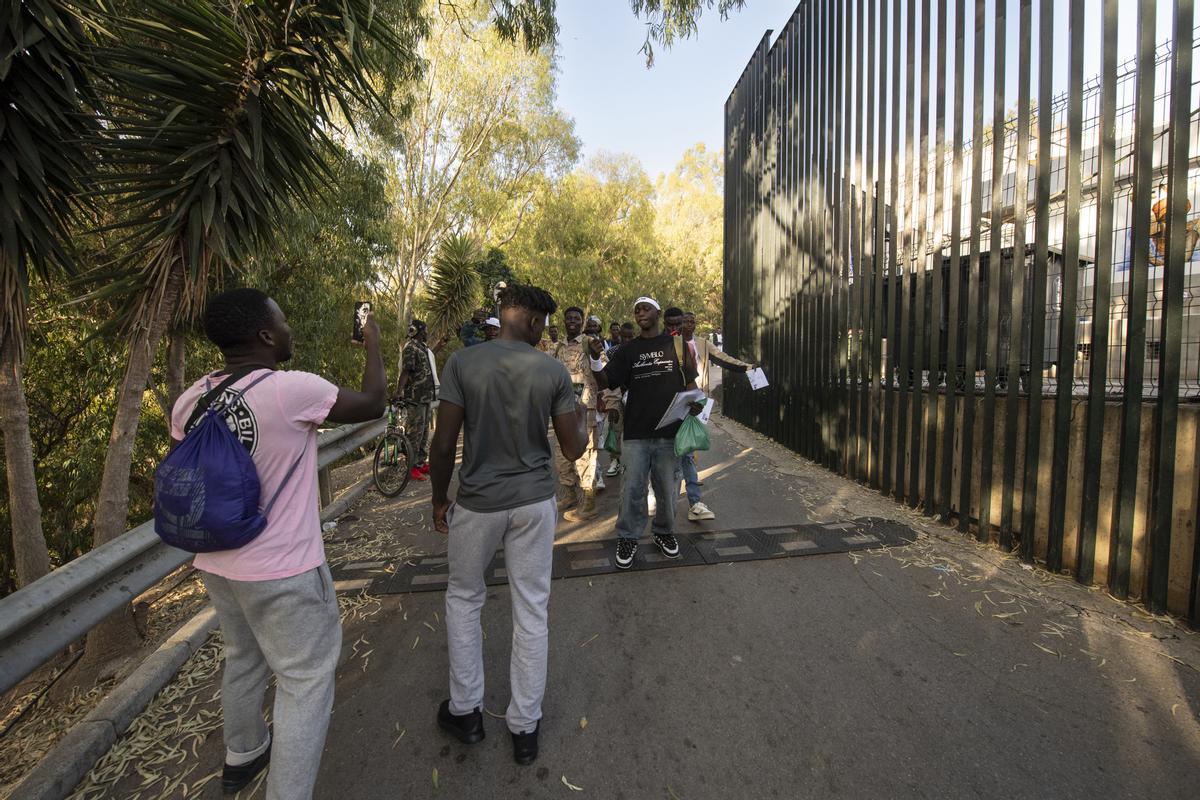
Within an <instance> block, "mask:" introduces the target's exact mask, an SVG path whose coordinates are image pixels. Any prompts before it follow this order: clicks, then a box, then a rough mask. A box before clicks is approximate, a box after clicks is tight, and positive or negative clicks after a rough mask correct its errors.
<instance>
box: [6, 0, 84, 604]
mask: <svg viewBox="0 0 1200 800" xmlns="http://www.w3.org/2000/svg"><path fill="white" fill-rule="evenodd" d="M85 40H86V34H85V31H84V28H83V26H82V25H81V24H80V23H79V21H78V19H77V18H76V16H75V14H74V13H73V12H72V9H71V8H70V7H69V6H68V4H66V3H63V2H58V0H22V2H19V3H12V4H11V5H10V8H9V10H7V11H5V12H4V13H3V14H0V304H2V305H0V431H2V432H3V435H4V458H5V466H6V473H7V480H8V504H9V513H10V517H11V522H12V547H13V551H14V556H15V566H16V573H17V584H18V585H19V586H23V585H25V584H28V583H29V582H31V581H33V580H36V579H37V578H39V577H41V576H42V575H45V574H46V573H47V572H48V571H49V569H50V560H49V554H48V552H47V548H46V539H45V536H44V534H43V530H42V509H41V504H40V502H39V500H38V488H37V479H36V475H35V474H34V459H33V444H32V441H31V439H30V433H29V406H28V403H27V401H26V397H25V390H24V384H23V368H22V364H23V362H24V357H25V342H26V334H27V313H26V306H27V301H28V297H29V286H30V281H31V280H32V279H35V278H36V279H39V280H43V281H49V280H55V279H59V278H61V277H64V276H65V275H67V274H70V273H73V272H74V271H75V268H74V261H73V258H72V253H71V248H70V236H69V233H68V231H69V230H70V229H71V228H72V227H73V226H74V225H75V224H76V223H77V221H78V218H79V216H80V214H81V212H83V211H85V210H86V209H85V203H84V202H83V201H82V199H81V198H82V192H81V189H82V185H83V181H84V176H85V175H86V173H87V170H88V164H89V163H90V160H91V159H90V155H91V154H90V153H89V148H88V144H87V142H88V141H89V140H90V139H91V138H93V134H94V133H95V131H96V129H97V118H96V116H95V114H94V112H95V110H96V102H95V100H96V98H95V95H94V94H93V92H92V91H91V87H90V84H89V81H88V78H87V73H86V72H85V70H84V67H83V65H82V63H81V61H82V55H81V54H82V52H83V50H84V47H85ZM0 583H2V581H0Z"/></svg>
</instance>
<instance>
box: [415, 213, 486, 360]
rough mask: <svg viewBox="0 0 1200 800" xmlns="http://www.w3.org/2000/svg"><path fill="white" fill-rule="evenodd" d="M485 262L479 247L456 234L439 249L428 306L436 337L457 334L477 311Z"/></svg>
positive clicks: (434, 260)
mask: <svg viewBox="0 0 1200 800" xmlns="http://www.w3.org/2000/svg"><path fill="white" fill-rule="evenodd" d="M482 260H483V254H482V252H481V251H480V249H479V244H478V243H477V242H476V241H475V240H474V239H472V238H471V237H469V236H464V235H461V234H454V235H451V236H448V237H446V238H445V239H443V240H442V241H441V243H440V244H439V245H438V250H437V253H436V254H435V255H434V257H433V269H432V272H431V274H430V276H429V296H428V299H427V300H426V303H425V306H426V308H427V309H428V310H429V320H428V321H427V322H428V324H429V328H430V331H431V332H432V333H433V335H434V336H435V337H436V336H440V335H442V334H445V333H451V332H453V331H454V330H456V329H457V328H458V326H459V325H461V324H462V322H463V320H465V319H467V318H468V317H470V316H471V313H472V312H473V311H474V310H475V309H476V307H477V305H478V303H479V266H480V263H481V262H482Z"/></svg>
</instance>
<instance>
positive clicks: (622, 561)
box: [617, 538, 637, 569]
mask: <svg viewBox="0 0 1200 800" xmlns="http://www.w3.org/2000/svg"><path fill="white" fill-rule="evenodd" d="M636 555H637V539H625V538H621V539H617V569H629V568H630V567H632V566H633V557H634V556H636Z"/></svg>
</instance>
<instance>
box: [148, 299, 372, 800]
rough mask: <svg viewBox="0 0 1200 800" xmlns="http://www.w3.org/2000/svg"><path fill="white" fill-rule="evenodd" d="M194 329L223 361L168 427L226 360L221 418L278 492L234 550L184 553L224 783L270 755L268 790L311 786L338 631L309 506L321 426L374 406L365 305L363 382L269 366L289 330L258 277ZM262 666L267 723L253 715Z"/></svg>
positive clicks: (178, 427) (219, 376) (302, 794)
mask: <svg viewBox="0 0 1200 800" xmlns="http://www.w3.org/2000/svg"><path fill="white" fill-rule="evenodd" d="M204 332H205V334H206V335H207V336H208V338H209V340H210V341H212V342H213V344H215V345H216V346H217V347H219V348H220V349H221V353H222V354H223V355H224V358H225V366H224V367H223V368H222V369H220V370H217V371H216V372H213V373H211V374H209V375H205V376H204V377H203V378H201V379H200V380H198V381H197V382H196V383H194V384H193V385H192V386H191V387H189V388H188V389H187V390H185V391H184V392H183V394H182V395H180V397H179V400H178V401H177V402H176V403H175V408H174V409H173V410H172V413H171V438H172V439H173V440H174V441H175V442H179V441H180V440H182V439H183V437H184V435H185V434H186V433H187V431H186V430H184V428H185V425H186V424H187V422H188V420H189V418H191V417H192V414H193V412H194V411H195V410H196V406H197V403H198V402H199V401H200V399H201V398H202V397H203V396H204V395H205V394H207V393H209V392H210V391H211V390H212V389H215V388H216V387H217V386H218V385H219V384H221V383H222V382H223V381H224V380H225V379H227V378H228V377H229V376H230V375H233V374H235V373H236V374H237V375H238V376H239V377H238V378H237V379H236V380H234V381H233V382H232V383H231V384H230V385H229V386H227V387H226V388H225V389H224V390H222V392H221V396H220V397H219V398H215V400H217V401H220V400H225V401H228V400H231V399H233V398H234V397H236V396H237V395H239V394H241V393H244V395H243V396H242V399H241V402H240V403H237V404H235V405H234V406H233V407H232V410H231V412H230V413H229V415H228V416H227V418H226V419H227V422H228V424H229V426H230V429H231V430H233V431H234V433H236V434H237V435H238V438H239V439H240V440H241V442H242V444H243V445H245V447H246V449H247V450H248V451H249V452H250V457H251V460H253V462H254V466H255V468H256V470H257V471H258V479H259V483H260V484H261V486H262V500H263V502H264V503H267V502H269V501H270V498H273V497H275V498H276V500H275V502H274V504H273V505H272V507H271V513H270V514H269V518H268V519H267V526H266V528H264V529H263V531H262V533H260V534H259V535H258V537H257V538H255V539H254V540H253V541H251V542H250V543H249V544H247V545H245V546H243V547H240V548H238V549H236V550H224V551H220V552H215V553H201V554H199V555H197V556H196V558H195V561H194V565H195V567H196V569H198V570H200V572H201V576H202V577H203V579H204V585H205V588H207V589H208V594H209V597H210V599H211V600H212V604H213V607H214V608H216V611H217V617H218V619H219V620H220V623H221V633H222V635H223V638H224V641H225V673H224V678H223V680H222V686H221V706H222V711H223V713H224V722H225V726H224V733H225V749H226V753H225V769H224V773H223V775H222V780H221V783H222V788H223V789H224V790H225V791H226V792H227V793H233V792H236V791H238V790H239V789H241V788H243V787H244V786H246V785H248V784H249V783H250V781H252V780H253V779H254V778H255V777H256V776H257V775H258V773H260V772H261V771H262V770H263V769H264V768H265V767H266V766H267V763H268V762H269V761H272V760H273V761H274V766H273V768H272V769H271V772H270V775H269V776H268V779H267V797H268V798H278V799H280V800H282V798H287V800H293V799H294V798H310V797H312V791H313V783H314V782H315V781H316V777H317V767H318V766H319V765H320V763H321V751H322V750H323V749H324V746H325V733H326V731H327V729H328V727H329V715H330V712H331V710H332V708H333V684H334V670H335V668H336V667H337V661H338V655H339V652H340V650H341V642H342V630H341V620H340V615H339V612H338V605H337V597H336V595H335V593H334V590H333V580H332V578H331V576H330V574H329V568H328V566H326V564H325V546H324V543H323V542H322V540H321V519H320V516H319V510H318V508H317V426H318V425H320V424H321V423H323V422H339V423H343V422H365V421H367V420H372V419H377V418H378V417H380V416H381V415H382V414H383V411H384V403H385V391H386V382H385V378H384V372H383V358H382V356H381V355H380V349H379V326H378V325H377V324H376V323H375V321H374V319H371V318H368V320H367V324H366V325H364V326H363V345H364V347H365V349H366V356H367V357H366V365H365V368H364V370H363V382H362V390H361V391H355V390H353V389H346V388H339V387H337V386H335V385H334V384H332V383H330V382H329V381H327V380H325V379H324V378H321V377H319V376H317V375H313V374H311V373H307V372H284V371H277V367H278V366H279V364H281V363H283V362H285V361H287V360H288V359H289V358H291V357H292V331H291V329H290V328H289V327H288V324H287V320H286V318H285V317H284V315H283V312H282V311H281V310H280V308H279V306H278V304H276V303H275V301H274V300H272V299H271V298H269V297H267V295H265V294H264V293H262V292H260V291H258V290H257V289H233V290H230V291H227V292H224V293H222V294H219V295H217V296H216V297H214V298H212V300H211V301H210V302H209V304H208V308H207V309H206V310H205V314H204ZM272 673H273V674H274V675H275V678H276V682H277V688H276V692H275V706H274V711H273V715H272V717H273V723H274V731H273V732H272V731H271V730H268V728H267V724H266V722H265V721H264V719H263V700H264V699H265V696H266V691H267V683H268V681H269V679H270V677H271V675H272ZM272 751H273V752H272Z"/></svg>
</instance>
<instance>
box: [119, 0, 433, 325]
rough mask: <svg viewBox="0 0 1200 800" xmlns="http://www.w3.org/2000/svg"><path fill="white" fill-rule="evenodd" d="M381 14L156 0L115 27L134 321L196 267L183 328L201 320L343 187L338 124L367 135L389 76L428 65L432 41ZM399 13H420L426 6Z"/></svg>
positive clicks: (396, 1) (301, 2)
mask: <svg viewBox="0 0 1200 800" xmlns="http://www.w3.org/2000/svg"><path fill="white" fill-rule="evenodd" d="M376 5H377V3H376V2H375V1H374V0H292V1H290V2H283V0H277V1H274V2H273V1H271V0H263V2H254V3H236V4H218V3H212V2H211V1H210V0H143V2H141V3H139V5H138V15H137V16H121V15H119V14H117V13H116V12H115V11H114V12H112V13H111V14H110V18H109V19H108V23H109V24H108V26H107V28H108V29H109V30H111V31H113V32H114V33H113V34H112V36H111V38H110V39H108V40H106V41H105V42H104V43H103V46H102V47H101V48H100V49H99V52H98V54H97V58H98V60H100V61H101V62H102V63H103V64H104V65H105V73H106V75H107V76H108V79H109V81H110V92H111V94H112V95H113V97H114V98H117V99H114V100H113V101H112V105H111V108H110V110H109V113H108V114H107V115H106V117H105V123H106V136H105V137H104V139H103V140H102V155H103V156H104V158H103V161H102V163H103V168H102V170H101V171H100V173H99V174H98V175H97V187H98V192H99V193H101V194H102V195H104V196H105V197H106V198H107V199H109V200H110V201H111V202H112V203H113V205H114V206H115V209H116V212H117V217H118V219H119V223H118V225H119V226H120V227H121V228H123V229H124V230H123V234H124V235H123V238H122V239H121V241H120V247H121V249H122V251H123V252H124V253H126V254H128V255H127V256H126V257H125V261H124V266H125V267H126V268H127V269H129V271H131V272H134V273H136V274H138V275H139V279H140V283H141V285H142V286H143V287H144V288H143V290H142V291H140V292H139V293H138V294H137V296H136V302H135V304H134V306H133V307H132V308H131V309H130V319H129V321H130V322H133V323H136V322H137V321H138V320H143V319H144V318H145V317H146V315H147V314H150V313H153V311H154V310H155V309H156V308H157V299H158V298H159V297H160V296H161V295H162V287H164V286H165V285H166V283H167V279H168V277H169V276H170V275H171V274H172V272H173V271H175V270H178V269H180V268H182V269H183V270H184V276H185V281H184V291H183V298H182V301H181V303H180V308H179V316H180V317H183V318H188V317H194V316H196V315H198V314H199V313H200V311H201V310H202V308H203V305H204V301H205V292H206V290H207V287H208V286H209V285H210V284H211V283H213V282H214V281H215V280H217V279H218V277H219V276H220V275H221V274H222V273H226V272H230V271H238V270H241V269H243V268H244V267H245V266H246V265H247V264H248V263H249V262H250V261H251V260H252V259H253V257H254V256H255V255H256V254H257V253H260V252H262V250H263V248H265V247H266V246H267V245H269V244H270V242H271V241H272V239H273V237H274V235H275V233H276V231H277V230H278V228H279V227H280V226H279V224H278V223H279V221H280V220H281V219H282V218H283V216H284V215H287V214H290V213H292V212H293V211H294V210H295V209H296V208H297V207H298V206H302V205H305V204H306V203H307V202H308V201H310V200H311V199H312V198H314V197H316V196H317V195H318V194H320V193H322V192H323V191H324V189H325V187H326V186H327V185H329V184H330V182H331V181H333V180H334V179H335V178H334V172H333V171H332V170H331V169H330V168H329V164H330V161H331V159H330V153H332V152H334V151H336V149H337V147H336V143H335V141H334V137H333V130H334V127H335V126H336V125H338V124H350V125H351V126H353V120H354V116H355V113H354V112H355V109H369V110H372V111H373V112H374V113H380V111H381V109H380V107H381V105H382V104H383V101H382V99H381V98H380V96H379V94H378V93H377V90H376V88H375V83H374V80H373V75H374V73H375V71H376V70H377V69H379V68H380V66H381V65H383V64H385V63H388V64H390V63H396V62H403V61H405V60H406V59H407V60H409V61H411V62H412V64H414V65H417V64H419V59H418V58H417V56H416V44H417V39H416V38H415V37H417V36H419V35H421V34H422V33H423V30H422V28H421V27H420V26H419V25H414V24H412V22H411V21H406V22H405V24H403V25H401V26H398V27H395V26H393V25H392V22H391V20H389V19H388V18H386V17H385V16H383V15H381V14H378V13H376ZM390 5H391V6H397V7H400V8H401V10H406V13H414V14H416V13H418V12H419V3H418V2H417V1H416V0H391V3H390ZM418 16H419V14H418ZM414 68H415V67H414Z"/></svg>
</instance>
